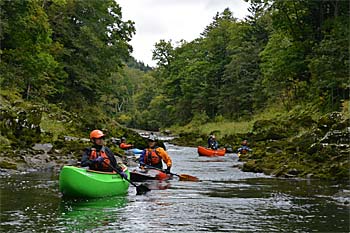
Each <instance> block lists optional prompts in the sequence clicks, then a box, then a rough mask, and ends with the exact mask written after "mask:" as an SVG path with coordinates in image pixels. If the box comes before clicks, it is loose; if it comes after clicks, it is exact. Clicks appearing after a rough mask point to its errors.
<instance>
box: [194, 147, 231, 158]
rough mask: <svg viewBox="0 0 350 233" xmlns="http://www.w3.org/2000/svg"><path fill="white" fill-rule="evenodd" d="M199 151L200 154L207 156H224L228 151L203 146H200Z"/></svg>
mask: <svg viewBox="0 0 350 233" xmlns="http://www.w3.org/2000/svg"><path fill="white" fill-rule="evenodd" d="M197 151H198V154H199V156H207V157H214V156H224V155H225V153H226V150H225V149H218V150H212V149H209V148H206V147H203V146H198V148H197Z"/></svg>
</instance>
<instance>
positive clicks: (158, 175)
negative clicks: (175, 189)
mask: <svg viewBox="0 0 350 233" xmlns="http://www.w3.org/2000/svg"><path fill="white" fill-rule="evenodd" d="M169 179H171V175H168V174H165V173H164V172H161V171H158V170H155V169H147V172H141V171H137V170H134V171H131V172H130V180H131V181H134V182H143V181H147V180H169Z"/></svg>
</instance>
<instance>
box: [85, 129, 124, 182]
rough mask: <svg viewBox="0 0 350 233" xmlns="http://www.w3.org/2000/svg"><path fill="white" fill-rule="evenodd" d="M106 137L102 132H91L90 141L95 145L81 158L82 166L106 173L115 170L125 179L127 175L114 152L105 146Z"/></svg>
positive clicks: (87, 149) (96, 130)
mask: <svg viewBox="0 0 350 233" xmlns="http://www.w3.org/2000/svg"><path fill="white" fill-rule="evenodd" d="M104 137H105V134H104V133H103V132H102V131H101V130H98V129H95V130H93V131H91V133H90V141H91V142H92V144H93V145H92V146H91V147H90V148H85V150H84V153H83V156H82V158H81V166H82V167H89V169H91V170H95V171H104V172H111V171H113V170H114V169H113V168H115V169H116V170H117V171H118V173H119V174H120V175H121V176H122V177H123V178H127V175H126V174H125V173H124V172H123V170H122V169H121V168H120V167H119V166H118V164H117V161H116V159H115V157H114V154H113V152H112V151H111V150H110V149H109V148H108V147H106V146H104Z"/></svg>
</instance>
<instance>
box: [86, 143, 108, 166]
mask: <svg viewBox="0 0 350 233" xmlns="http://www.w3.org/2000/svg"><path fill="white" fill-rule="evenodd" d="M98 156H101V157H102V158H104V160H103V162H102V163H101V164H99V163H93V164H91V166H90V169H92V170H98V171H109V170H111V168H110V165H111V160H110V159H109V157H108V156H107V154H106V152H105V149H104V147H102V148H101V150H100V151H99V152H97V151H96V149H95V148H91V152H90V156H89V160H94V159H96V158H97V157H98Z"/></svg>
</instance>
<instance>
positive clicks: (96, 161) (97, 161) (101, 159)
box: [93, 156, 104, 163]
mask: <svg viewBox="0 0 350 233" xmlns="http://www.w3.org/2000/svg"><path fill="white" fill-rule="evenodd" d="M103 160H104V158H103V157H102V156H98V157H97V158H96V159H94V160H93V161H94V162H95V163H102V162H103Z"/></svg>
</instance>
